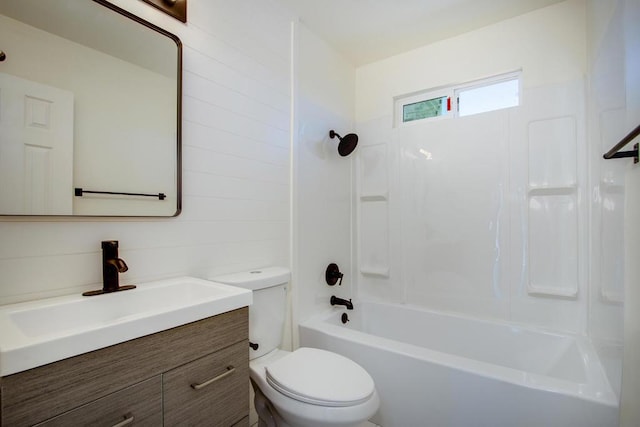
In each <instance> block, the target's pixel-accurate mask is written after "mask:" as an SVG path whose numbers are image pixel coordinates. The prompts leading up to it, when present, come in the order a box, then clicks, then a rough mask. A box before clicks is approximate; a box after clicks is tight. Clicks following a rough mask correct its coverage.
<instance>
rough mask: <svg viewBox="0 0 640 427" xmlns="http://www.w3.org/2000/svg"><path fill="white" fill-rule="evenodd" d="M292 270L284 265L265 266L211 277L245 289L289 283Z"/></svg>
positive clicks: (215, 280) (216, 280) (264, 287)
mask: <svg viewBox="0 0 640 427" xmlns="http://www.w3.org/2000/svg"><path fill="white" fill-rule="evenodd" d="M290 278H291V271H289V269H288V268H284V267H265V268H256V269H255V270H249V271H242V272H240V273H232V274H225V275H222V276H216V277H213V278H211V280H213V281H214V282H219V283H223V284H225V285H231V286H237V287H239V288H244V289H251V290H257V289H266V288H270V287H273V286H278V285H285V284H287V283H289V279H290Z"/></svg>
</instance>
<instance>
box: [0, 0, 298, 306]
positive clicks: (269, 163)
mask: <svg viewBox="0 0 640 427" xmlns="http://www.w3.org/2000/svg"><path fill="white" fill-rule="evenodd" d="M112 2H113V3H115V4H117V5H119V6H120V7H123V8H125V9H127V10H129V11H131V12H133V13H134V14H136V15H138V16H141V17H143V18H144V19H147V20H149V21H151V22H153V23H155V24H157V25H159V26H161V27H163V28H165V29H167V30H168V31H170V32H173V33H174V34H176V35H178V36H179V37H180V38H181V40H182V43H183V47H184V51H183V52H184V59H183V122H182V124H183V188H182V190H183V210H182V214H181V215H180V216H179V217H177V218H164V219H108V218H107V219H105V218H100V219H91V218H84V219H83V218H73V219H68V218H67V219H64V218H62V219H60V218H20V217H5V218H1V219H0V304H6V303H12V302H17V301H23V300H29V299H34V298H41V297H46V296H53V295H61V294H68V293H74V292H80V291H81V290H86V289H91V288H96V287H100V286H101V281H102V270H101V249H100V241H101V240H105V239H117V240H119V241H120V255H121V257H122V258H123V259H124V260H125V261H126V262H127V264H128V266H129V271H128V272H127V273H124V274H123V275H121V282H122V283H140V282H144V281H148V280H153V279H158V278H164V277H171V276H176V275H184V274H188V275H193V276H197V277H203V278H207V277H211V276H213V275H216V274H221V273H227V272H232V271H237V270H242V269H248V268H255V267H260V266H264V265H274V264H278V265H284V266H288V265H289V259H290V254H289V250H290V249H289V247H290V244H289V241H290V239H289V228H290V218H289V216H290V206H289V204H290V202H289V187H290V184H289V179H290V173H289V171H290V167H289V157H290V147H289V145H290V131H289V120H290V98H291V93H290V88H291V84H290V82H291V75H290V59H289V58H290V21H291V17H290V15H289V14H288V13H287V11H286V10H284V9H282V8H281V7H280V6H279V5H278V4H277V3H276V2H275V1H272V0H245V1H242V2H237V1H233V0H189V5H188V7H189V10H188V13H189V16H188V23H187V24H186V25H185V24H183V23H181V22H179V21H176V20H175V19H173V18H170V17H169V16H167V15H164V14H162V13H161V12H159V11H157V10H156V9H154V8H152V7H150V6H149V5H147V4H145V3H143V2H141V1H136V2H133V1H131V0H113V1H112ZM150 154H151V153H150Z"/></svg>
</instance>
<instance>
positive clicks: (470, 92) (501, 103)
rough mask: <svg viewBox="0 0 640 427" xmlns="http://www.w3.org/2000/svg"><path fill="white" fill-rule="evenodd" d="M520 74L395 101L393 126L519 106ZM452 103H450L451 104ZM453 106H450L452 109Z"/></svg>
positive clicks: (516, 73)
mask: <svg viewBox="0 0 640 427" xmlns="http://www.w3.org/2000/svg"><path fill="white" fill-rule="evenodd" d="M520 74H521V72H519V71H518V72H514V73H509V74H503V75H499V76H495V77H491V78H488V79H483V80H477V81H474V82H469V83H465V84H460V85H455V86H449V87H446V88H441V89H433V90H428V91H424V92H419V93H417V94H412V95H406V96H401V97H397V98H395V123H396V126H401V125H403V124H405V123H410V122H414V121H417V120H425V119H429V120H434V119H437V118H447V117H448V118H452V117H464V116H470V115H473V114H479V113H485V112H488V111H494V110H500V109H503V108H509V107H516V106H518V105H520ZM452 99H453V100H455V101H456V102H453V103H452V102H451V100H452ZM452 104H453V105H452Z"/></svg>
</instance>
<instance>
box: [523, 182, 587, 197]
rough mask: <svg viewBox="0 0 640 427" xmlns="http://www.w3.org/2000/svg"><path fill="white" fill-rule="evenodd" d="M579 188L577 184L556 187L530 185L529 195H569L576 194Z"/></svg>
mask: <svg viewBox="0 0 640 427" xmlns="http://www.w3.org/2000/svg"><path fill="white" fill-rule="evenodd" d="M577 188H578V186H577V185H576V184H570V185H565V186H554V187H529V196H568V195H571V194H574V193H575V192H576V189H577Z"/></svg>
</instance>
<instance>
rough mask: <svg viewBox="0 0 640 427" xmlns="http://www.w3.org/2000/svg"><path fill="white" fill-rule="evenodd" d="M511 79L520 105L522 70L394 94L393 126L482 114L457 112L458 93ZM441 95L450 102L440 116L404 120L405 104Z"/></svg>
mask: <svg viewBox="0 0 640 427" xmlns="http://www.w3.org/2000/svg"><path fill="white" fill-rule="evenodd" d="M513 80H517V83H518V105H517V106H520V105H522V70H516V71H511V72H508V73H503V74H497V75H494V76H491V77H487V78H482V79H477V80H472V81H469V82H466V83H461V84H456V85H449V86H442V87H439V88H432V89H426V90H423V91H419V92H413V93H410V94H406V95H400V96H396V97H394V98H393V102H394V105H393V108H394V112H393V122H394V127H400V126H411V125H414V124H416V123H424V122H425V120H426V121H434V120H446V119H452V118H457V117H468V116H471V115H475V114H482V112H480V113H475V114H470V115H466V116H460V114H459V102H460V101H459V96H460V93H462V92H465V91H469V90H473V89H478V88H481V87H486V86H491V85H495V84H498V83H503V82H507V81H513ZM442 97H447V98H448V102H449V103H450V104H448V105H449V107H450V108H448V109H447V110H446V112H445V114H442V115H440V116H434V117H425V118H423V119H415V120H409V121H406V122H405V121H404V114H403V113H404V106H405V105H410V104H415V103H418V102H422V101H428V100H431V99H436V98H442ZM513 107H516V106H510V107H503V108H513ZM503 108H497V109H495V110H487V111H484V112H490V111H497V110H501V109H503Z"/></svg>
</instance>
